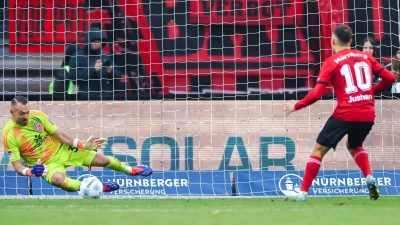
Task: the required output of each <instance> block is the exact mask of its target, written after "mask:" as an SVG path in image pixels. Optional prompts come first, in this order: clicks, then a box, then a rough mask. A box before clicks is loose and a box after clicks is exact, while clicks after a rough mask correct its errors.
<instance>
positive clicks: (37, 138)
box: [29, 133, 49, 152]
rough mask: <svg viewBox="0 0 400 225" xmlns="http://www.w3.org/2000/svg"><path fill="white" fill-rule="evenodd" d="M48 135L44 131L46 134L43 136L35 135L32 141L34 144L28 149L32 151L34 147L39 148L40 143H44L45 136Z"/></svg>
mask: <svg viewBox="0 0 400 225" xmlns="http://www.w3.org/2000/svg"><path fill="white" fill-rule="evenodd" d="M48 136H49V135H48V134H47V133H46V135H44V136H43V137H42V136H40V135H35V139H34V141H35V142H36V145H35V146H33V148H31V149H29V151H30V152H33V151H34V150H35V149H37V148H39V147H40V146H42V144H43V143H44V141H46V139H47V137H48Z"/></svg>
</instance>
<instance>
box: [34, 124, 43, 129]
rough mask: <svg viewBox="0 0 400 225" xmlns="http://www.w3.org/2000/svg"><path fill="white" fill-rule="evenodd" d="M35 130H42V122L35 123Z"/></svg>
mask: <svg viewBox="0 0 400 225" xmlns="http://www.w3.org/2000/svg"><path fill="white" fill-rule="evenodd" d="M35 130H37V131H40V130H42V124H40V123H37V124H35Z"/></svg>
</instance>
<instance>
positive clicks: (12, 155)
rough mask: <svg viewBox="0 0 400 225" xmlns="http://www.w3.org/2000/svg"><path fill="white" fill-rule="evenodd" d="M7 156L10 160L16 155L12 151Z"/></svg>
mask: <svg viewBox="0 0 400 225" xmlns="http://www.w3.org/2000/svg"><path fill="white" fill-rule="evenodd" d="M7 155H8V157H9V158H10V159H12V158H14V154H13V153H12V151H11V150H7Z"/></svg>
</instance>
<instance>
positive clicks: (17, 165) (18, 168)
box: [12, 160, 32, 177]
mask: <svg viewBox="0 0 400 225" xmlns="http://www.w3.org/2000/svg"><path fill="white" fill-rule="evenodd" d="M12 165H13V167H14V170H15V172H17V173H18V174H19V175H23V176H28V177H30V176H32V171H31V170H30V169H29V168H28V167H26V166H24V165H23V164H22V162H21V160H17V161H14V162H12Z"/></svg>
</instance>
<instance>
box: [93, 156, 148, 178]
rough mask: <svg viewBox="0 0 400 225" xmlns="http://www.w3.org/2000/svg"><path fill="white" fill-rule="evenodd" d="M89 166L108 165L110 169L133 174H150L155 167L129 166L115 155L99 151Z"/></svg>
mask: <svg viewBox="0 0 400 225" xmlns="http://www.w3.org/2000/svg"><path fill="white" fill-rule="evenodd" d="M88 166H99V167H107V168H108V169H110V170H114V171H119V172H123V173H125V174H127V175H132V176H137V175H140V176H150V175H151V174H152V173H153V169H151V168H150V167H148V166H144V165H141V166H127V165H125V164H123V163H122V162H121V161H119V160H118V159H117V158H115V157H112V156H105V155H102V154H99V153H97V154H96V156H95V157H94V158H93V160H92V161H91V162H90V164H89V165H88Z"/></svg>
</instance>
